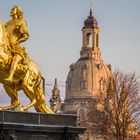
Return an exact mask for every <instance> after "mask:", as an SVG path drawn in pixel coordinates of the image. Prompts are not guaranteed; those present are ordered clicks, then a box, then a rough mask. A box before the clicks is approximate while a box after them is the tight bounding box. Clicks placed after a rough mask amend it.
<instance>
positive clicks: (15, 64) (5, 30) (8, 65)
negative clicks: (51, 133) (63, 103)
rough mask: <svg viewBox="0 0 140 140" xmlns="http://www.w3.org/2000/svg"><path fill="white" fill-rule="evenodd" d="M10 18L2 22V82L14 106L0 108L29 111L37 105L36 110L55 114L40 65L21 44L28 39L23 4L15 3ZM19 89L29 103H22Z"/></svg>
mask: <svg viewBox="0 0 140 140" xmlns="http://www.w3.org/2000/svg"><path fill="white" fill-rule="evenodd" d="M11 17H12V19H11V20H10V21H8V22H7V23H6V24H5V25H4V24H3V23H2V22H1V21H0V83H2V84H3V86H4V88H5V91H6V92H7V94H8V95H9V97H10V98H11V105H9V106H6V107H0V110H9V109H14V108H17V109H18V110H19V111H27V110H28V109H29V108H30V107H32V106H34V107H35V109H36V111H37V112H47V113H53V111H52V110H51V109H50V108H49V107H47V105H46V103H45V96H44V94H43V86H42V82H41V74H40V70H39V67H38V65H37V64H36V63H35V62H34V61H32V60H31V59H30V58H29V56H28V55H27V53H26V50H25V48H23V47H22V46H21V45H20V43H21V42H24V41H26V40H27V39H28V38H29V33H28V28H27V25H26V22H25V20H24V18H23V11H22V9H21V7H19V6H17V5H16V6H14V7H13V8H12V10H11ZM19 90H23V91H24V93H25V95H26V96H27V97H28V98H29V99H30V101H31V102H30V103H29V104H28V105H26V106H22V105H21V103H20V101H19V100H18V93H17V92H18V91H19Z"/></svg>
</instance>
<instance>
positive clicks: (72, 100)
mask: <svg viewBox="0 0 140 140" xmlns="http://www.w3.org/2000/svg"><path fill="white" fill-rule="evenodd" d="M99 32H100V30H99V27H98V23H97V21H96V19H95V18H94V17H93V16H92V10H91V9H90V15H89V16H88V18H87V19H86V20H85V21H84V27H83V28H82V36H83V40H82V42H83V43H82V47H81V51H80V58H79V60H78V61H77V62H76V63H74V64H72V65H70V71H69V73H68V76H67V80H66V95H65V100H64V104H63V112H64V113H68V114H77V115H78V125H80V126H86V127H87V131H86V132H85V133H84V134H83V135H80V137H79V139H80V140H104V135H103V130H102V125H103V113H102V111H103V110H104V99H105V97H106V90H107V87H108V84H109V79H110V77H111V76H112V72H111V66H110V65H106V63H105V62H104V61H103V59H102V58H101V51H100V47H99Z"/></svg>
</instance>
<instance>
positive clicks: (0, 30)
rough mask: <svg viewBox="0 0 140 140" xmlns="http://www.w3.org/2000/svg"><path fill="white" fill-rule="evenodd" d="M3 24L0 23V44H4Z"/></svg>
mask: <svg viewBox="0 0 140 140" xmlns="http://www.w3.org/2000/svg"><path fill="white" fill-rule="evenodd" d="M3 28H4V24H3V23H2V22H1V21H0V44H4V29H3Z"/></svg>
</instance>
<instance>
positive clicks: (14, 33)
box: [5, 5, 29, 82]
mask: <svg viewBox="0 0 140 140" xmlns="http://www.w3.org/2000/svg"><path fill="white" fill-rule="evenodd" d="M10 16H11V17H12V19H11V20H9V21H8V22H7V23H6V24H5V27H6V30H7V33H8V35H9V42H10V47H11V50H12V53H13V60H12V64H11V69H10V73H9V77H8V78H6V79H5V80H6V81H8V82H12V80H13V75H14V73H15V70H16V67H17V65H18V63H19V62H20V61H21V60H23V61H24V62H25V59H26V56H27V54H26V53H25V49H24V48H22V47H21V46H20V43H21V42H24V41H26V40H27V39H28V38H29V33H28V28H27V25H26V22H25V20H24V18H23V11H22V9H21V7H19V6H17V5H16V6H14V7H13V8H12V9H11V15H10ZM25 54H26V56H25Z"/></svg>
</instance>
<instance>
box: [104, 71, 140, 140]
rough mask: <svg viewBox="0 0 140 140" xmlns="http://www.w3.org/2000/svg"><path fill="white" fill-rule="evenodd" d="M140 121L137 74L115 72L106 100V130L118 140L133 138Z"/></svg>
mask: <svg viewBox="0 0 140 140" xmlns="http://www.w3.org/2000/svg"><path fill="white" fill-rule="evenodd" d="M139 120H140V96H139V82H138V78H137V77H136V75H135V73H129V74H124V73H122V72H120V71H115V72H114V74H113V77H112V78H111V79H110V83H109V86H108V90H107V96H106V99H105V124H104V126H105V127H104V130H105V132H106V133H108V134H112V135H113V136H115V137H116V139H117V140H126V139H127V138H128V137H131V138H132V139H133V137H134V136H135V134H136V131H137V129H138V122H139Z"/></svg>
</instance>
